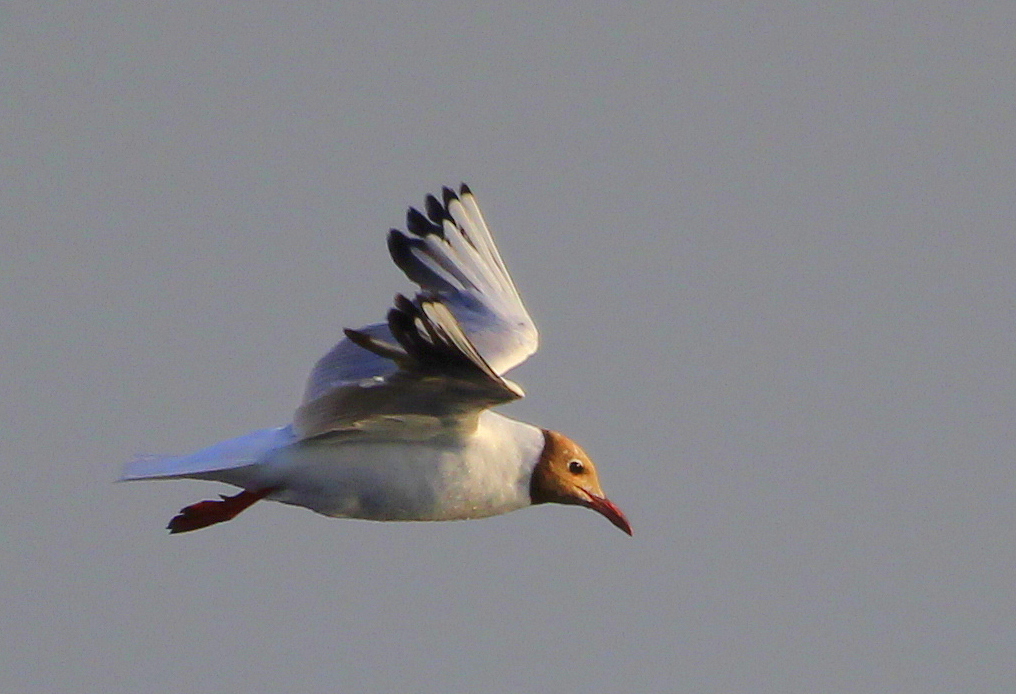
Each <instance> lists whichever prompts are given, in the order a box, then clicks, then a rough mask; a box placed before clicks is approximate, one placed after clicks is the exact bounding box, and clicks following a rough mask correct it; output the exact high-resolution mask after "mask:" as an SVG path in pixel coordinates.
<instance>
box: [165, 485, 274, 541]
mask: <svg viewBox="0 0 1016 694" xmlns="http://www.w3.org/2000/svg"><path fill="white" fill-rule="evenodd" d="M276 489H278V487H268V488H267V489H259V490H257V491H256V492H251V491H247V490H246V489H245V490H243V491H242V492H240V493H239V494H237V495H236V496H225V495H223V494H219V497H220V499H219V500H214V501H212V500H209V501H199V502H198V503H196V504H191V505H190V506H187V507H185V508H183V509H181V511H180V513H179V514H177V515H176V516H174V517H173V520H171V521H169V525H167V526H166V528H167V529H168V530H169V532H170V534H174V533H186V532H190V531H191V530H198V529H200V528H207V527H208V526H209V525H215V524H216V523H223V522H225V521H228V520H231V519H233V518H236V516H237V515H238V514H239V513H240V512H241V511H243V510H244V509H246V508H248V507H249V506H250V505H251V504H253V503H255V502H257V501H260V500H261V499H264V498H265V497H266V496H268V495H269V494H271V493H272V492H274V491H275V490H276Z"/></svg>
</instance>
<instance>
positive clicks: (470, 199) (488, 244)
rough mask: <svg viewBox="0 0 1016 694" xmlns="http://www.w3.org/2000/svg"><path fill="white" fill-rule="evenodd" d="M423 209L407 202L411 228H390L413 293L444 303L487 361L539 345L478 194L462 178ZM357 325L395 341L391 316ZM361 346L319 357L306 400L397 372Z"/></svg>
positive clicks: (350, 344) (504, 366) (512, 359)
mask: <svg viewBox="0 0 1016 694" xmlns="http://www.w3.org/2000/svg"><path fill="white" fill-rule="evenodd" d="M425 209H426V211H427V214H426V215H424V214H423V213H421V212H419V211H418V210H416V209H415V208H410V209H409V212H408V214H407V215H406V228H407V229H408V231H409V234H408V235H407V234H405V233H403V232H401V231H398V230H396V229H392V230H391V232H389V234H388V250H389V252H390V253H391V256H392V259H393V260H394V261H395V263H396V264H397V265H398V266H399V267H400V268H401V269H402V271H403V272H405V273H406V275H407V276H408V277H409V279H411V280H413V281H414V282H416V283H417V284H419V285H420V287H421V288H422V289H423V290H424V292H423V294H421V295H420V297H418V298H421V297H422V298H426V299H427V300H428V301H429V302H431V303H433V302H434V301H438V302H440V303H441V304H443V305H444V306H445V307H446V309H447V310H448V311H450V312H451V314H452V315H453V316H454V317H455V319H456V320H457V322H458V325H459V327H460V331H461V332H462V333H463V334H464V335H465V337H466V338H467V340H468V342H470V343H471V345H472V346H473V348H474V349H475V351H476V352H478V353H479V355H480V356H481V357H482V359H483V361H484V362H486V364H487V365H488V366H489V368H490V369H491V370H492V371H493V372H494V373H495V374H499V375H500V374H504V373H505V372H507V371H508V370H509V369H511V368H512V367H514V366H517V365H518V364H520V363H522V362H523V361H525V360H526V358H527V357H529V355H530V354H532V353H533V352H535V351H536V347H537V344H538V336H537V332H536V326H535V325H533V320H532V318H530V317H529V313H528V312H527V311H526V308H525V306H523V304H522V299H521V298H520V297H519V293H518V290H517V289H516V288H515V284H514V283H513V282H512V279H511V277H510V276H509V275H508V270H507V269H506V268H505V265H504V262H503V261H502V260H501V255H500V254H499V253H498V251H497V247H496V246H495V245H494V239H493V238H492V237H491V234H490V229H488V227H487V222H486V221H485V220H484V218H483V214H482V213H481V212H480V208H479V206H478V205H477V203H476V198H475V197H474V195H473V193H472V191H471V190H470V189H469V187H468V186H466V185H465V184H463V185H462V187H461V188H460V189H459V192H458V193H457V194H456V193H455V192H454V191H452V190H451V189H449V188H445V189H444V190H443V193H442V200H441V201H438V199H437V198H435V197H434V196H433V195H431V196H428V197H427V200H426V207H425ZM355 332H356V333H359V334H365V335H367V336H369V337H371V338H374V339H375V340H376V341H377V342H378V343H387V344H391V343H393V342H395V341H396V340H395V338H394V336H393V335H392V331H391V328H390V321H389V323H388V324H384V323H377V324H374V325H369V326H366V327H364V328H360V329H358V330H357V331H355ZM362 346H363V345H362V343H358V342H355V341H353V340H351V339H349V338H348V337H347V339H345V340H342V341H341V342H339V343H338V344H337V345H336V346H335V347H334V348H333V349H332V350H331V351H330V352H328V354H326V355H325V356H324V357H322V358H321V359H320V361H318V363H317V364H316V365H315V367H314V370H313V371H312V372H311V375H310V378H309V379H308V382H307V389H306V391H305V393H304V400H303V402H304V404H307V403H309V402H311V401H314V400H317V399H319V398H321V397H322V396H324V395H325V394H327V393H328V392H329V391H331V390H333V389H335V388H342V387H344V386H346V385H350V384H354V383H358V382H361V381H363V380H364V379H370V378H375V377H381V378H384V377H387V376H389V375H392V374H393V373H394V372H395V370H396V365H395V363H394V362H393V361H391V359H390V358H389V356H388V355H386V354H379V353H377V352H375V351H369V350H365V349H362Z"/></svg>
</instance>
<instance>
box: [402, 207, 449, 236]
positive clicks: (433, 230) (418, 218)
mask: <svg viewBox="0 0 1016 694" xmlns="http://www.w3.org/2000/svg"><path fill="white" fill-rule="evenodd" d="M406 229H407V230H409V232H410V233H412V234H416V235H417V236H419V237H421V238H422V237H425V236H429V235H431V234H436V235H437V236H440V237H441V238H444V229H442V228H441V226H440V225H439V224H434V223H432V222H431V221H430V220H429V219H427V218H426V217H424V216H423V213H421V212H420V211H419V210H418V209H416V208H415V207H410V208H409V211H408V212H406Z"/></svg>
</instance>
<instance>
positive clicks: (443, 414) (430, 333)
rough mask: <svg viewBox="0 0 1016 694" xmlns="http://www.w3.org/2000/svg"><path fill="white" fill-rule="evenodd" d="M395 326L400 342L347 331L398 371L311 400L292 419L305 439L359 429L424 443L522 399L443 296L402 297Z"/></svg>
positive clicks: (392, 317) (391, 321) (392, 320)
mask: <svg viewBox="0 0 1016 694" xmlns="http://www.w3.org/2000/svg"><path fill="white" fill-rule="evenodd" d="M388 329H389V332H390V334H391V335H393V336H394V338H395V341H394V342H388V341H386V340H384V339H381V338H379V337H377V336H375V335H372V334H370V333H366V332H361V331H358V330H348V329H347V330H346V336H347V338H348V339H349V340H350V341H351V342H353V343H355V344H356V345H358V346H359V348H361V349H364V350H367V351H368V352H370V353H371V354H373V355H375V356H377V357H379V358H382V359H385V360H389V361H390V362H391V363H392V364H394V365H395V366H396V370H395V371H394V372H392V373H390V374H388V375H385V376H375V377H372V378H368V379H364V380H361V381H359V382H357V383H352V384H348V385H344V386H340V387H338V388H333V389H332V390H330V391H328V392H327V393H324V394H323V395H321V396H320V397H318V398H316V399H314V400H310V401H308V402H305V403H304V404H303V405H301V406H300V407H299V409H297V411H296V416H295V417H294V419H293V428H294V430H295V431H296V433H297V435H298V436H299V437H300V438H302V439H306V438H310V437H313V436H320V435H323V434H327V433H333V432H348V433H352V432H357V431H361V432H365V433H377V432H379V431H380V432H382V433H391V432H397V435H398V436H399V437H400V438H407V437H413V436H419V437H421V438H425V437H427V436H430V435H432V434H433V433H436V432H437V431H439V430H442V429H445V428H448V427H470V426H475V420H476V417H477V415H479V413H480V411H482V410H483V409H486V408H488V407H492V406H493V405H497V404H500V403H504V402H510V401H512V400H516V399H518V398H521V397H522V395H523V393H522V389H521V388H519V387H518V386H517V385H515V384H514V383H512V382H511V381H508V380H506V379H504V378H502V377H501V376H500V375H498V374H497V373H496V372H495V371H494V370H493V369H492V368H491V367H490V365H489V364H488V363H487V362H486V361H485V360H484V358H483V357H482V356H480V354H479V352H477V351H476V348H475V347H474V346H473V344H472V343H471V342H470V340H469V338H468V337H467V336H466V334H465V333H464V332H463V331H462V328H461V327H460V325H459V323H458V321H457V320H456V319H455V316H453V315H452V313H451V312H450V311H449V310H448V308H447V307H446V306H445V305H444V304H443V303H442V302H441V301H440V300H439V299H438V298H437V297H428V296H427V295H422V294H421V295H419V296H417V297H416V299H415V300H413V301H410V300H409V299H407V298H405V297H404V296H402V295H398V296H396V297H395V308H393V309H391V310H390V311H389V312H388Z"/></svg>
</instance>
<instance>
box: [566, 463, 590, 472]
mask: <svg viewBox="0 0 1016 694" xmlns="http://www.w3.org/2000/svg"><path fill="white" fill-rule="evenodd" d="M585 471H586V466H585V465H583V464H582V463H580V462H579V461H577V460H573V461H571V462H570V463H568V472H570V473H571V474H573V475H581V474H582V473H583V472H585Z"/></svg>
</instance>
